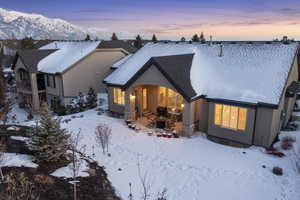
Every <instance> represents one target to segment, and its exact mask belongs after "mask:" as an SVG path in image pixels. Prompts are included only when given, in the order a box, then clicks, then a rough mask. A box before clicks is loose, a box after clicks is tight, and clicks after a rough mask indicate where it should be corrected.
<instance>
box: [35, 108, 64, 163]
mask: <svg viewBox="0 0 300 200" xmlns="http://www.w3.org/2000/svg"><path fill="white" fill-rule="evenodd" d="M40 114H41V119H40V121H39V124H37V125H36V126H35V127H34V128H33V129H32V130H31V132H30V133H31V139H32V141H31V142H30V144H29V147H30V149H31V150H33V151H34V152H35V158H36V159H37V161H39V162H58V161H60V160H61V159H66V156H67V150H68V147H69V145H68V139H69V135H68V134H67V131H66V129H63V128H61V127H60V123H61V121H60V119H57V118H54V117H53V115H52V112H51V111H50V109H49V107H48V105H47V104H43V105H42V108H41V113H40Z"/></svg>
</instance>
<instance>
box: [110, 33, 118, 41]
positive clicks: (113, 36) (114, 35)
mask: <svg viewBox="0 0 300 200" xmlns="http://www.w3.org/2000/svg"><path fill="white" fill-rule="evenodd" d="M111 40H119V39H118V37H117V35H116V33H113V34H112V36H111Z"/></svg>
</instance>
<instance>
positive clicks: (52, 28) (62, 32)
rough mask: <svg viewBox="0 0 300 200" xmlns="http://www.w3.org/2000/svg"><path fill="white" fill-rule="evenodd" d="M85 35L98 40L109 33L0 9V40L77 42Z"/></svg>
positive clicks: (60, 20)
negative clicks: (27, 39)
mask: <svg viewBox="0 0 300 200" xmlns="http://www.w3.org/2000/svg"><path fill="white" fill-rule="evenodd" d="M87 34H90V35H91V37H92V38H96V37H98V38H99V39H107V38H109V37H110V36H111V33H109V32H107V31H105V30H104V29H97V28H90V29H87V28H82V27H79V26H76V25H73V24H71V23H69V22H67V21H65V20H62V19H53V18H47V17H44V16H42V15H38V14H27V13H22V12H17V11H8V10H5V9H2V8H0V39H8V38H12V37H15V38H17V39H21V38H24V37H32V38H34V39H55V40H77V39H84V38H85V37H86V35H87Z"/></svg>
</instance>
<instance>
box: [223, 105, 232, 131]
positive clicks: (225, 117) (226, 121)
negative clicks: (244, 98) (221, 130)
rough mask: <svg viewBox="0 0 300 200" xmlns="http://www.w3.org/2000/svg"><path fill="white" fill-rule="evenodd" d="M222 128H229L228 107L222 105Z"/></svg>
mask: <svg viewBox="0 0 300 200" xmlns="http://www.w3.org/2000/svg"><path fill="white" fill-rule="evenodd" d="M222 126H224V127H228V128H229V127H230V106H227V105H223V114H222Z"/></svg>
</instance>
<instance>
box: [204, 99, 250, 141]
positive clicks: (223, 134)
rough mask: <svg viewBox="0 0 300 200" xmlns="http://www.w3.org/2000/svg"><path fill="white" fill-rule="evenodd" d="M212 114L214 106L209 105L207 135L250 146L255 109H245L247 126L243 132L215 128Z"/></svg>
mask: <svg viewBox="0 0 300 200" xmlns="http://www.w3.org/2000/svg"><path fill="white" fill-rule="evenodd" d="M214 112H215V104H214V103H212V102H210V103H209V117H208V132H207V134H208V135H211V136H215V137H219V138H224V139H228V140H231V141H236V142H239V143H243V144H252V139H253V130H254V121H255V109H253V108H247V124H246V130H245V131H239V130H232V129H227V128H223V127H221V126H216V125H215V124H214Z"/></svg>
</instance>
